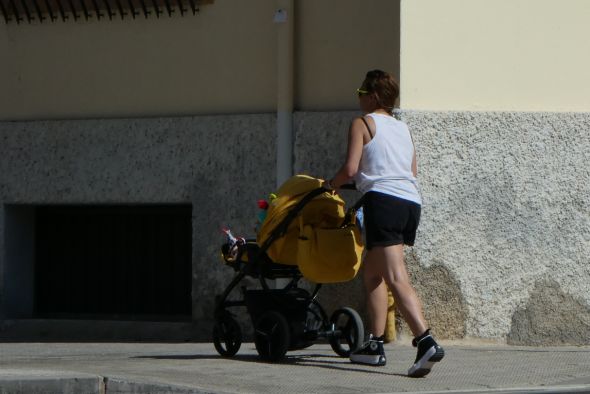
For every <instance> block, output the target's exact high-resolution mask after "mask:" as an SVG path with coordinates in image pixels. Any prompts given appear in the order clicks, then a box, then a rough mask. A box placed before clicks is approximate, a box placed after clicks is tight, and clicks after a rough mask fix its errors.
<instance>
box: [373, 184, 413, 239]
mask: <svg viewBox="0 0 590 394" xmlns="http://www.w3.org/2000/svg"><path fill="white" fill-rule="evenodd" d="M420 211H421V207H420V204H416V203H415V202H412V201H408V200H404V199H403V198H398V197H394V196H391V195H389V194H385V193H380V192H375V191H370V192H368V193H366V194H365V195H364V197H363V216H364V225H365V244H366V245H365V246H366V247H367V249H369V250H370V249H371V248H373V246H391V245H398V244H405V245H410V246H412V245H414V241H415V239H416V230H417V229H418V223H420Z"/></svg>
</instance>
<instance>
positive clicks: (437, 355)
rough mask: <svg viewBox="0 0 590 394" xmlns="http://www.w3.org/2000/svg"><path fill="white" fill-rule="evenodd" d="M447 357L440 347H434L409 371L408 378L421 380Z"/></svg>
mask: <svg viewBox="0 0 590 394" xmlns="http://www.w3.org/2000/svg"><path fill="white" fill-rule="evenodd" d="M444 356H445V351H444V349H443V348H442V347H440V346H433V347H431V348H430V349H428V350H427V351H426V353H424V355H423V356H422V358H421V359H420V360H418V361H417V362H416V363H415V364H414V365H412V367H411V368H410V369H409V370H408V376H409V377H411V378H421V377H424V376H426V375H428V374H429V373H430V370H431V369H432V367H433V366H434V363H437V362H439V361H440V360H442V359H443V357H444Z"/></svg>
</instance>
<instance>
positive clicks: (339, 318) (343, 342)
mask: <svg viewBox="0 0 590 394" xmlns="http://www.w3.org/2000/svg"><path fill="white" fill-rule="evenodd" d="M330 321H331V322H332V324H333V327H334V335H333V336H331V337H330V346H332V349H333V350H334V351H335V352H336V354H338V355H339V356H341V357H348V356H350V353H351V352H353V351H355V350H358V349H359V348H360V347H361V346H362V344H363V340H364V336H365V330H364V328H363V320H362V319H361V317H360V316H359V314H358V313H357V312H356V311H355V310H354V309H352V308H348V307H346V308H341V309H338V310H336V311H335V312H334V313H333V314H332V318H331V319H330Z"/></svg>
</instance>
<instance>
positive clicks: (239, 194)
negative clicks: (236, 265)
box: [0, 114, 276, 339]
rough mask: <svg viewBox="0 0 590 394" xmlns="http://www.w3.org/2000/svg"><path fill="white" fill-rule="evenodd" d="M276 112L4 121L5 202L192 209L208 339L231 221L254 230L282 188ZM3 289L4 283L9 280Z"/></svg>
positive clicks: (197, 295)
mask: <svg viewBox="0 0 590 394" xmlns="http://www.w3.org/2000/svg"><path fill="white" fill-rule="evenodd" d="M275 123H276V122H275V116H274V115H273V114H261V115H236V116H210V117H186V118H165V119H163V118H162V119H117V120H75V121H74V120H72V121H46V122H45V121H40V122H1V123H0V158H1V159H0V267H4V264H5V263H6V262H5V261H4V260H5V253H4V249H5V248H4V244H3V243H4V231H5V230H6V229H5V228H4V227H5V220H4V204H52V203H66V204H67V203H88V204H104V203H117V204H140V203H176V202H180V203H187V202H189V203H192V204H193V294H192V297H193V319H194V320H195V321H198V322H202V324H198V325H197V327H196V330H197V332H195V336H196V337H198V338H201V339H205V338H208V337H209V334H210V321H211V319H212V316H213V313H212V310H213V302H214V296H215V294H218V293H220V292H221V291H222V290H223V288H224V287H225V285H226V284H227V283H228V282H229V280H230V278H231V276H232V275H233V271H232V270H231V269H229V268H228V267H226V266H224V265H223V264H222V263H221V259H220V257H219V247H220V246H221V242H222V240H223V237H222V234H221V232H220V227H221V226H222V225H229V226H231V227H232V229H234V230H235V232H236V233H237V234H251V229H252V228H253V226H254V223H255V218H256V209H257V208H256V200H257V199H259V198H262V197H264V196H265V195H266V193H267V192H268V191H269V190H272V189H273V188H274V187H275V170H274V168H275V143H274V134H275V132H276V131H275V128H276V126H275ZM0 283H3V282H0Z"/></svg>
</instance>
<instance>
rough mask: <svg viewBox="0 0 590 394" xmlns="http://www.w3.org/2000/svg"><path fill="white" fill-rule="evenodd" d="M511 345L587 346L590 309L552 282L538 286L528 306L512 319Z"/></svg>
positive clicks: (543, 282) (509, 341)
mask: <svg viewBox="0 0 590 394" xmlns="http://www.w3.org/2000/svg"><path fill="white" fill-rule="evenodd" d="M507 342H508V344H510V345H534V346H539V345H542V346H551V345H566V344H567V345H587V344H589V343H590V306H588V305H584V303H582V302H580V301H579V300H576V299H575V298H574V297H572V296H571V295H569V294H566V293H565V292H564V291H563V290H562V289H561V287H560V286H559V284H558V283H557V282H555V281H553V280H550V279H545V280H540V281H538V282H537V283H536V284H535V287H534V289H533V290H532V292H531V294H530V298H529V300H528V301H527V303H526V305H524V306H523V307H522V308H520V309H518V310H517V311H516V312H515V313H514V315H513V316H512V328H511V330H510V332H509V333H508V337H507Z"/></svg>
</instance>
